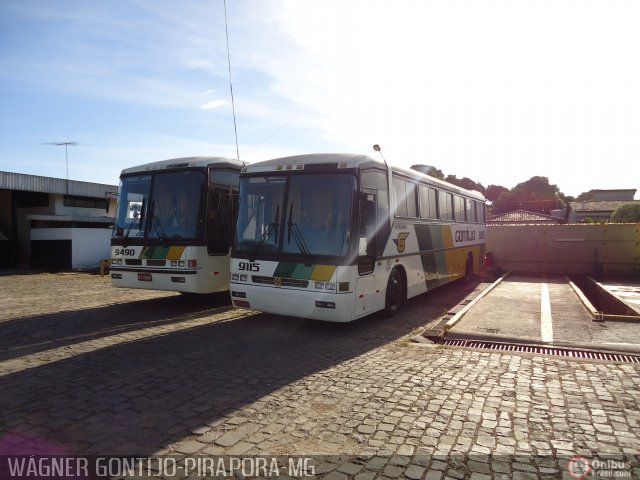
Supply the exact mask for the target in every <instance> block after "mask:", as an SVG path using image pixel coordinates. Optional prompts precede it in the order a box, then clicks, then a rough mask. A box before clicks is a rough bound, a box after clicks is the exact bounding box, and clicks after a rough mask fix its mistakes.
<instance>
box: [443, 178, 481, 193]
mask: <svg viewBox="0 0 640 480" xmlns="http://www.w3.org/2000/svg"><path fill="white" fill-rule="evenodd" d="M444 181H445V182H449V183H452V184H454V185H457V186H458V187H462V188H465V189H467V190H476V191H478V192H480V193H482V194H484V191H485V188H484V185H482V184H481V183H478V182H475V181H473V180H471V179H470V178H469V177H464V178H458V177H456V176H455V175H447V176H446V177H445V179H444Z"/></svg>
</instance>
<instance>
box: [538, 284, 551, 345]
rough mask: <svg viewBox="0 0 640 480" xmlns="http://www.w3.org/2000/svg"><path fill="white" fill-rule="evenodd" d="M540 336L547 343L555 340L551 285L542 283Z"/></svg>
mask: <svg viewBox="0 0 640 480" xmlns="http://www.w3.org/2000/svg"><path fill="white" fill-rule="evenodd" d="M540 338H541V340H542V341H543V342H545V343H551V342H553V323H552V319H551V300H550V299H549V285H548V284H546V283H541V284H540Z"/></svg>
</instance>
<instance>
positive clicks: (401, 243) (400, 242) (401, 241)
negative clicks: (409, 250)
mask: <svg viewBox="0 0 640 480" xmlns="http://www.w3.org/2000/svg"><path fill="white" fill-rule="evenodd" d="M408 236H409V232H400V233H399V234H398V238H394V239H393V243H395V244H396V247H398V253H403V252H404V248H405V240H406V239H407V237H408Z"/></svg>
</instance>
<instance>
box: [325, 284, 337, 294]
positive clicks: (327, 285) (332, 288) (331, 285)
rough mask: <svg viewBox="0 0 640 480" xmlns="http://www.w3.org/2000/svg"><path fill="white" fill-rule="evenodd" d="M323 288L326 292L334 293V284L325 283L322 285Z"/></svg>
mask: <svg viewBox="0 0 640 480" xmlns="http://www.w3.org/2000/svg"><path fill="white" fill-rule="evenodd" d="M324 288H326V289H327V290H331V291H333V292H335V291H336V284H335V283H329V282H327V283H325V284H324Z"/></svg>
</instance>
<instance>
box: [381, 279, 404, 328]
mask: <svg viewBox="0 0 640 480" xmlns="http://www.w3.org/2000/svg"><path fill="white" fill-rule="evenodd" d="M403 300H404V282H403V280H402V275H401V274H400V272H399V271H398V270H397V269H394V270H392V271H391V274H390V275H389V280H388V281H387V293H386V295H385V304H384V311H385V313H386V314H387V316H389V317H393V316H394V315H395V314H396V313H398V310H400V306H401V305H402V301H403Z"/></svg>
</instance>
